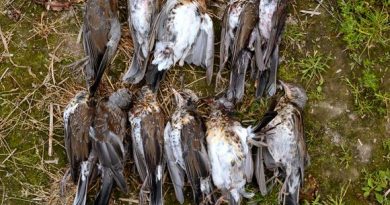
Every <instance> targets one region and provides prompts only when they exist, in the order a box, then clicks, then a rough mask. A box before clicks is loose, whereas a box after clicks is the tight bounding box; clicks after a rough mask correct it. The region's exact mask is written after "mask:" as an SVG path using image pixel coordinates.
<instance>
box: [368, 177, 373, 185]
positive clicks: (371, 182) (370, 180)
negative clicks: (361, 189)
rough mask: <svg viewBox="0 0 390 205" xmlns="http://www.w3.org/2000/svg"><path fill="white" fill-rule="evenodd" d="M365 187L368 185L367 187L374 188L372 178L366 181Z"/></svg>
mask: <svg viewBox="0 0 390 205" xmlns="http://www.w3.org/2000/svg"><path fill="white" fill-rule="evenodd" d="M367 185H368V186H369V187H373V186H374V182H373V180H372V178H369V179H368V180H367Z"/></svg>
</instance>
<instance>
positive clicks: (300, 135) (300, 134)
mask: <svg viewBox="0 0 390 205" xmlns="http://www.w3.org/2000/svg"><path fill="white" fill-rule="evenodd" d="M293 121H294V122H295V123H294V125H295V127H294V132H295V136H297V140H298V143H297V146H298V157H299V170H300V172H301V182H302V184H303V179H304V170H305V165H306V161H307V158H308V155H307V150H306V143H305V136H304V135H305V133H304V130H303V116H302V114H301V112H300V110H298V109H297V108H296V109H295V110H294V113H293Z"/></svg>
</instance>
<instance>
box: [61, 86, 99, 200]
mask: <svg viewBox="0 0 390 205" xmlns="http://www.w3.org/2000/svg"><path fill="white" fill-rule="evenodd" d="M94 116H95V102H94V98H90V95H89V94H88V93H87V92H85V91H81V92H79V93H77V94H76V96H75V97H74V98H73V99H72V100H71V101H70V103H69V104H68V105H67V107H66V108H65V111H64V114H63V118H64V130H65V150H66V154H67V156H68V160H69V162H70V174H71V177H72V181H73V182H74V183H78V186H77V194H76V197H75V200H74V203H73V204H75V205H76V204H77V205H83V204H85V203H86V196H87V187H88V185H89V183H90V182H91V181H93V179H94V177H92V176H96V170H95V165H96V161H97V159H96V155H95V153H94V152H93V150H92V148H91V146H92V145H91V140H90V137H89V127H90V126H91V125H92V122H93V119H94ZM66 175H67V174H66ZM66 175H65V176H64V179H65V178H66ZM64 183H65V181H62V182H61V187H62V190H64V186H65V184H64Z"/></svg>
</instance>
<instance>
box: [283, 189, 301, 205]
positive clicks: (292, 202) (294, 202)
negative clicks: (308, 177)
mask: <svg viewBox="0 0 390 205" xmlns="http://www.w3.org/2000/svg"><path fill="white" fill-rule="evenodd" d="M298 197H299V196H298V191H296V192H295V193H288V194H287V195H285V196H284V199H283V200H284V204H286V205H299V200H298Z"/></svg>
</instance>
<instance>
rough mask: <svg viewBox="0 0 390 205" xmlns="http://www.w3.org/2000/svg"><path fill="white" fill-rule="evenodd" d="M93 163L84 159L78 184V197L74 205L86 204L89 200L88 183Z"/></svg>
mask: <svg viewBox="0 0 390 205" xmlns="http://www.w3.org/2000/svg"><path fill="white" fill-rule="evenodd" d="M91 171H92V170H91V164H90V162H88V161H84V162H82V163H81V171H80V177H79V182H78V184H77V193H76V197H75V199H74V201H73V205H85V204H86V202H87V192H88V184H89V177H90V174H91Z"/></svg>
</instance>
